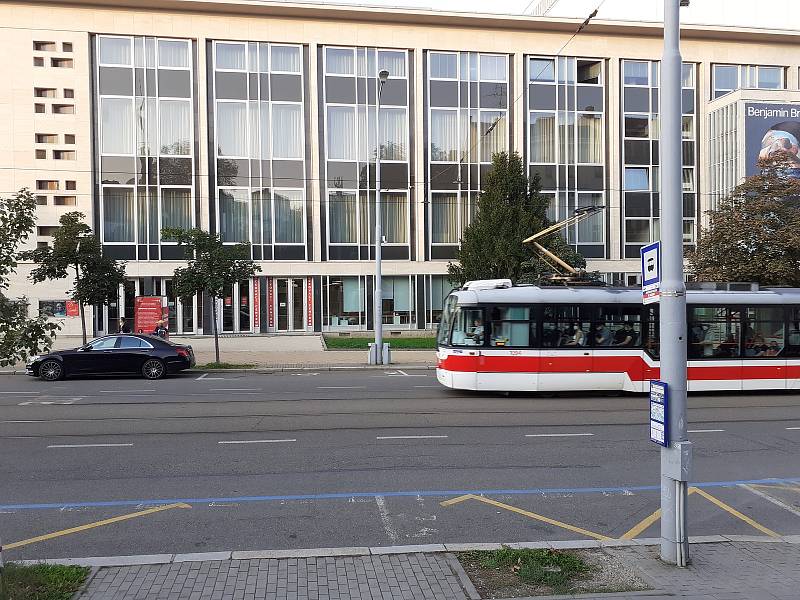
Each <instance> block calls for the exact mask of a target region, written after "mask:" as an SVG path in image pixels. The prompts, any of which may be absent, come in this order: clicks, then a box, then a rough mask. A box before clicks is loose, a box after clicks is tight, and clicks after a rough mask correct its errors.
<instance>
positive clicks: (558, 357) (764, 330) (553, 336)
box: [436, 280, 800, 392]
mask: <svg viewBox="0 0 800 600" xmlns="http://www.w3.org/2000/svg"><path fill="white" fill-rule="evenodd" d="M687 307H688V308H687V311H688V315H687V317H688V332H687V333H688V339H687V343H688V348H687V352H688V359H689V365H688V376H689V390H690V391H701V390H761V389H798V390H800V290H798V289H788V288H771V289H761V290H758V291H709V290H689V291H687ZM658 350H659V342H658V305H657V304H650V305H647V306H643V305H642V297H641V292H640V291H639V290H636V289H631V288H611V287H597V288H587V287H580V288H570V287H551V288H542V287H524V286H523V287H511V286H510V282H506V283H504V282H503V281H502V280H500V282H499V283H498V282H497V281H485V282H481V281H477V282H470V283H468V284H467V285H466V286H465V287H464V289H461V290H458V291H454V292H452V293H451V294H450V295H449V296H448V297H447V299H446V301H445V306H444V311H443V314H442V320H441V323H440V326H439V334H438V368H437V371H436V374H437V378H438V379H439V382H440V383H442V384H443V385H445V386H447V387H450V388H455V389H462V390H486V391H492V390H494V391H576V390H623V391H630V392H645V391H647V390H648V389H649V381H650V380H651V379H658V376H659V361H658Z"/></svg>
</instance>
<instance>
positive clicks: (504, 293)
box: [453, 286, 800, 305]
mask: <svg viewBox="0 0 800 600" xmlns="http://www.w3.org/2000/svg"><path fill="white" fill-rule="evenodd" d="M453 294H454V295H455V296H457V297H458V303H459V304H503V303H514V304H547V303H556V304H640V303H641V302H642V292H641V290H640V289H638V288H619V287H538V286H520V287H511V288H500V289H490V290H457V291H454V292H453ZM686 299H687V301H688V302H689V303H690V304H709V305H719V304H732V305H735V304H800V289H798V288H764V289H760V290H757V291H727V290H687V292H686Z"/></svg>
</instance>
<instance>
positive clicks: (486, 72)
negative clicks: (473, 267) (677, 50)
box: [0, 0, 800, 334]
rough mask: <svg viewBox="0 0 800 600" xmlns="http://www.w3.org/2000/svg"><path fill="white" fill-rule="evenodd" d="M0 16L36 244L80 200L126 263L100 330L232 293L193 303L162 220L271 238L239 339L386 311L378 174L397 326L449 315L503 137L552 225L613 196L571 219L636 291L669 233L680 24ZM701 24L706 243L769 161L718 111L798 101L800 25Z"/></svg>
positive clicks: (694, 171)
mask: <svg viewBox="0 0 800 600" xmlns="http://www.w3.org/2000/svg"><path fill="white" fill-rule="evenodd" d="M0 17H2V19H0V20H1V21H2V23H3V27H4V31H5V33H6V35H5V36H4V37H3V39H0V48H2V50H3V52H4V55H5V56H7V57H11V58H12V60H7V61H4V63H3V64H2V65H0V75H2V77H3V80H4V81H5V82H7V83H6V85H4V86H2V87H0V138H2V139H4V140H7V142H8V143H6V144H3V145H2V146H1V147H0V157H1V158H2V161H0V162H2V165H1V166H0V193H3V194H10V193H13V192H14V191H16V190H18V189H20V188H22V187H28V188H30V189H32V190H33V191H34V193H35V194H36V196H37V201H38V204H39V207H38V215H37V216H38V224H37V231H36V235H35V236H34V237H32V238H31V239H30V240H29V242H30V244H31V245H32V246H35V245H36V244H46V243H48V242H49V241H50V240H51V236H52V233H53V231H54V228H55V227H57V225H58V218H59V216H60V215H61V214H63V213H64V212H68V211H71V210H80V211H81V212H83V213H84V214H85V215H86V219H87V222H89V223H90V224H91V225H92V227H93V229H94V230H95V232H96V233H97V235H98V236H100V239H101V240H102V243H103V246H104V249H105V252H106V253H107V254H108V255H109V256H112V257H114V258H117V259H119V260H123V261H125V263H126V273H127V276H128V281H127V283H126V285H125V286H123V288H122V289H120V293H119V298H118V299H117V302H114V303H110V304H109V305H108V306H102V307H96V308H95V310H94V311H92V313H93V323H94V329H95V332H96V333H103V332H106V331H110V330H112V329H113V328H114V326H115V323H116V320H117V319H118V318H119V317H120V316H126V317H128V318H132V317H133V305H134V298H135V297H136V296H142V295H145V296H150V295H156V296H161V297H162V298H163V302H164V305H165V307H166V308H167V309H168V313H169V328H170V330H171V331H172V332H174V333H176V334H199V333H204V332H206V333H207V332H209V331H210V330H211V314H212V310H211V308H212V307H211V305H210V300H209V299H208V298H203V297H196V298H194V299H192V300H191V301H186V302H182V301H181V300H180V299H178V298H176V297H175V294H174V290H173V287H172V274H173V273H174V270H175V268H176V267H178V266H180V265H181V252H180V250H179V249H178V247H177V245H176V244H175V242H174V241H172V240H170V239H168V238H165V237H164V236H162V234H161V231H162V229H163V228H166V227H177V228H190V227H195V226H199V227H202V228H204V229H207V230H209V231H212V232H216V233H218V234H219V235H220V236H221V238H222V239H223V241H225V242H226V243H238V242H248V243H250V244H251V251H252V258H253V259H254V260H255V261H257V262H258V264H259V265H260V266H261V273H260V274H259V276H258V277H255V278H253V279H251V280H248V281H241V282H238V283H236V284H235V285H233V286H231V288H230V289H229V290H227V291H226V293H225V294H224V296H223V298H221V299H219V306H218V307H217V308H218V310H217V313H218V315H219V317H218V318H219V322H218V325H219V328H220V330H221V331H223V332H228V333H259V332H261V333H267V332H309V331H353V330H368V329H371V328H372V327H373V315H372V310H371V307H372V286H373V277H372V274H373V272H374V263H373V262H372V261H373V259H374V243H375V240H374V233H373V232H374V225H375V208H374V207H375V197H376V193H377V190H378V188H380V194H381V205H382V211H381V220H382V228H383V234H384V240H383V244H384V245H383V258H384V278H383V298H384V301H383V315H382V319H383V323H384V326H385V327H386V328H389V329H393V330H397V331H403V330H413V329H426V328H430V327H433V326H434V324H435V323H436V322H437V320H438V318H439V315H440V312H441V307H442V299H443V297H444V296H446V295H447V293H448V292H449V291H450V285H449V282H448V281H447V278H446V273H447V264H448V261H450V260H452V259H453V258H454V256H455V253H456V251H457V248H458V243H459V239H460V236H461V232H462V231H463V229H464V227H466V226H467V225H468V224H469V222H470V220H471V219H472V217H473V215H474V213H475V209H476V205H477V200H478V197H479V194H480V192H481V189H482V185H483V182H484V181H485V177H486V174H487V172H488V169H489V167H490V164H491V159H492V155H493V154H494V153H495V152H498V151H517V152H519V153H520V154H521V156H522V157H523V160H524V164H526V165H527V168H528V172H529V175H530V176H531V177H537V178H538V179H539V181H540V184H541V187H542V191H543V193H544V194H546V195H547V196H548V197H549V198H550V199H551V205H550V216H551V217H552V218H553V219H561V218H564V217H566V216H568V215H570V214H571V213H572V212H573V211H574V210H575V209H576V208H579V207H583V206H590V205H600V206H603V207H605V208H604V210H603V211H602V212H599V213H598V214H596V215H595V216H593V217H592V219H589V220H586V221H583V222H581V223H580V224H578V225H577V226H574V227H572V228H570V229H569V230H568V231H565V232H564V236H565V238H566V239H567V241H568V242H569V243H570V244H571V245H573V246H574V247H575V248H576V250H578V251H579V252H580V253H581V254H583V256H585V257H586V259H587V263H588V268H589V269H590V270H593V271H598V272H600V273H602V274H603V276H604V277H605V278H606V279H607V280H608V281H609V282H612V283H621V284H627V285H631V284H635V283H636V282H637V276H638V270H639V268H638V257H639V248H640V247H641V246H642V245H643V244H647V243H649V242H650V241H653V240H655V239H658V237H659V204H660V201H661V200H660V194H659V158H658V146H659V130H658V127H659V57H660V54H661V29H660V27H658V26H656V25H653V24H635V23H621V22H603V21H593V22H592V24H591V25H590V26H589V27H588V28H586V29H584V30H583V31H582V32H581V33H579V34H577V35H575V36H574V37H572V36H573V34H574V32H575V29H576V27H577V25H578V22H577V21H575V20H569V19H558V18H537V17H530V16H520V17H513V16H496V15H478V14H458V13H452V14H445V13H441V12H435V11H425V10H416V9H408V10H405V9H404V10H396V9H392V10H387V9H383V8H369V7H353V6H332V5H302V4H298V5H294V4H290V3H283V2H280V3H277V2H276V3H271V2H259V3H251V2H245V1H244V0H242V1H241V2H237V1H234V2H215V1H213V0H212V1H210V2H209V1H204V2H201V1H199V0H198V1H193V0H188V1H187V0H183V1H179V0H162V1H160V2H157V3H156V2H151V0H141V1H138V2H134V1H132V0H122V1H118V2H113V3H112V2H108V1H102V0H84V1H83V2H81V3H80V4H73V3H70V2H67V1H60V0H51V1H49V2H35V3H33V2H30V3H26V2H16V3H15V2H5V3H3V4H2V5H0ZM570 38H571V39H570ZM683 38H684V39H683V44H682V52H683V58H684V67H683V78H682V80H683V82H682V95H683V112H684V114H683V135H684V141H683V186H684V187H683V210H684V243H685V244H687V245H691V244H694V243H695V242H696V239H697V236H698V225H699V224H700V223H701V222H702V218H703V214H704V212H705V211H707V210H708V209H709V208H711V207H713V206H714V203H713V198H714V194H719V193H722V192H721V190H720V189H719V188H720V185H719V184H718V183H717V179H718V173H722V172H723V171H724V174H725V177H728V180H727V183H726V185H727V186H728V187H727V188H725V189H729V188H730V185H731V184H735V182H736V181H738V178H740V177H742V176H744V173H740V172H738V171H736V172H735V173H734V174H731V173H733V171H731V170H730V168H729V169H727V170H724V169H722V167H721V166H720V165H722V163H724V161H725V160H733V159H732V158H730V157H724V156H722V155H720V154H718V153H716V154H715V152H717V151H716V150H715V148H717V145H715V144H716V142H715V141H714V140H716V139H717V138H719V136H720V135H727V136H732V135H735V131H734V132H731V131H728V130H725V132H722V133H719V132H718V130H719V127H720V125H715V123H717V121H719V119H717V120H716V121H715V120H714V119H712V118H711V112H712V108H714V107H717V106H719V105H720V103H724V102H725V98H727V97H732V96H731V95H732V94H740V93H744V92H737V91H736V90H739V89H748V90H749V89H751V88H754V89H756V90H758V93H768V94H771V98H772V99H774V101H775V102H780V101H781V98H782V96H783V95H784V94H785V95H787V98H788V96H789V95H791V94H792V90H797V89H798V65H800V52H799V51H797V49H796V48H797V43H798V41H800V39H799V38H800V35H798V34H796V33H793V32H785V31H764V30H758V31H755V30H747V29H732V28H727V29H726V28H708V27H705V28H703V27H699V26H687V27H685V28H684V31H683ZM384 69H385V70H387V71H388V72H389V78H388V80H387V82H386V83H385V84H384V85H383V88H382V89H381V88H380V85H379V80H378V76H377V75H378V73H379V72H380V71H381V70H384ZM761 90H765V91H764V92H761ZM766 90H769V91H768V92H767V91H766ZM379 94H380V104H379V103H378V99H379ZM794 94H795V96H796V94H797V92H794ZM771 101H772V100H771ZM731 110H733V109H731ZM731 118H732V117H731ZM737 123H738V122H737ZM736 127H738V125H737V126H736ZM736 127H734V129H736ZM715 128H716V129H715ZM729 129H730V128H729ZM720 131H721V130H720ZM378 156H379V157H380V167H381V168H380V182H378V181H377V180H376V175H377V173H376V158H377V157H378ZM712 167H713V168H712ZM715 169H716V170H715ZM31 268H32V265H27V264H23V265H20V270H19V273H18V276H17V278H16V280H15V281H14V282H13V285H12V288H11V290H10V291H11V293H12V295H16V296H25V297H27V298H28V300H29V302H30V306H31V312H32V313H33V314H36V313H37V312H43V313H46V314H52V315H53V317H54V318H58V319H64V321H65V332H66V333H75V332H77V331H78V328H79V325H78V323H77V322H76V321H77V320H76V319H74V318H71V317H67V316H66V314H65V313H66V311H65V309H64V306H65V304H66V303H65V300H66V297H65V291H64V290H65V289H66V288H67V287H68V284H67V283H65V282H51V283H45V284H38V285H36V286H33V285H31V284H30V283H29V281H28V280H27V275H28V273H29V272H30V270H31Z"/></svg>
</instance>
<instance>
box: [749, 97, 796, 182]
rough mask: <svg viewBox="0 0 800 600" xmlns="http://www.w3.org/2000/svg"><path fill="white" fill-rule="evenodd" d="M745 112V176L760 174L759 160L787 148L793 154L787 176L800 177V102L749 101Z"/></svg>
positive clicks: (786, 150)
mask: <svg viewBox="0 0 800 600" xmlns="http://www.w3.org/2000/svg"><path fill="white" fill-rule="evenodd" d="M744 115H745V120H744V123H745V161H746V171H745V175H746V176H747V177H750V176H751V175H758V174H759V168H758V161H759V160H760V159H762V158H766V159H768V158H770V157H771V156H772V155H774V154H775V153H776V152H779V151H784V152H787V153H788V154H789V155H793V156H794V161H793V165H792V166H790V168H789V169H787V171H786V173H785V175H788V176H789V177H794V178H796V179H800V103H797V104H767V103H752V102H747V103H745V105H744Z"/></svg>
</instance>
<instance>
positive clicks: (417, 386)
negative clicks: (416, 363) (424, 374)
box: [414, 385, 442, 388]
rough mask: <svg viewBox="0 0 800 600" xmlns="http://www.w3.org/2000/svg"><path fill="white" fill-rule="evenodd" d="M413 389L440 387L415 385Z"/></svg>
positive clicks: (435, 386) (437, 386) (436, 386)
mask: <svg viewBox="0 0 800 600" xmlns="http://www.w3.org/2000/svg"><path fill="white" fill-rule="evenodd" d="M414 387H415V388H439V387H442V386H441V385H415V386H414Z"/></svg>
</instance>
